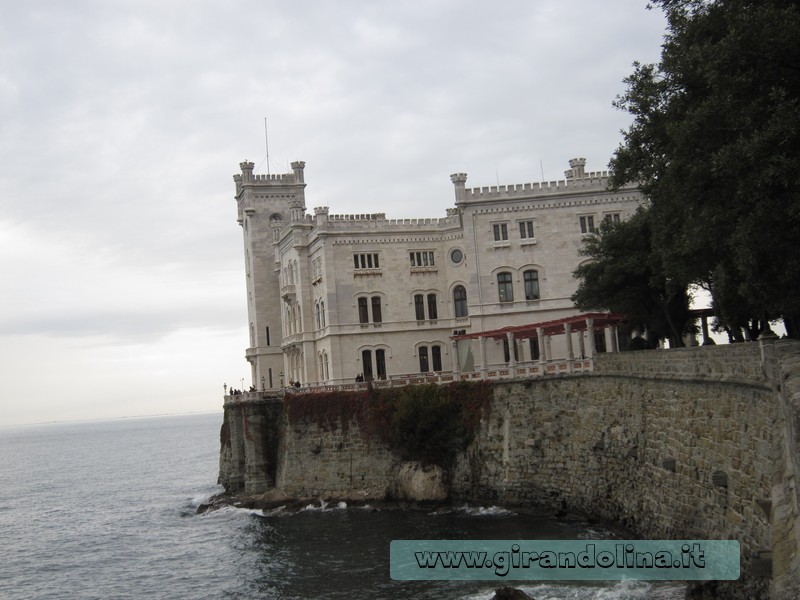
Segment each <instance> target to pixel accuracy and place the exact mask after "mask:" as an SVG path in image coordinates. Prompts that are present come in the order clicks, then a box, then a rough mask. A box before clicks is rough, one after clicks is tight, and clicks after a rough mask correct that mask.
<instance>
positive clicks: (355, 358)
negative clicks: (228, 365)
mask: <svg viewBox="0 0 800 600" xmlns="http://www.w3.org/2000/svg"><path fill="white" fill-rule="evenodd" d="M569 165H570V169H569V170H568V171H566V173H565V175H566V179H565V180H562V181H551V182H542V183H526V184H524V185H507V186H492V187H483V188H474V189H467V188H466V187H465V183H466V180H467V176H466V174H464V173H455V174H453V175H451V176H450V179H451V180H452V182H453V185H454V186H455V207H454V208H449V209H447V216H445V217H443V218H433V219H387V218H386V216H385V214H384V213H374V214H351V215H335V214H330V212H329V208H328V207H318V208H315V209H314V214H313V215H309V214H306V200H305V187H306V184H305V180H304V168H305V163H303V162H294V163H292V172H291V173H286V174H280V175H256V174H254V173H253V163H252V162H243V163H241V164H240V165H239V166H240V168H241V174H237V175H234V181H235V183H236V203H237V208H238V222H239V224H240V225H241V226H242V229H243V233H244V255H245V272H246V279H247V313H248V317H249V322H250V347H249V348H248V349H247V352H246V358H247V360H248V362H249V363H250V365H251V369H252V382H253V386H254V387H256V388H257V389H259V390H261V389H274V388H279V387H284V386H286V385H290V384H294V383H295V382H299V384H300V385H302V386H304V387H309V386H330V385H341V384H344V383H352V382H354V381H355V380H359V381H360V380H362V379H363V380H375V381H376V382H378V381H387V382H391V381H395V380H403V381H408V380H409V378H417V379H418V378H420V377H425V376H427V377H436V376H437V374H438V376H441V375H443V374H444V375H448V377H447V379H448V380H449V379H451V377H450V375H452V374H456V375H462V377H461V378H469V375H466V376H464V375H463V374H470V373H480V372H483V373H484V374H485V373H486V371H487V369H490V368H502V367H504V366H506V367H507V366H508V365H509V364H512V365H514V366H515V367H516V366H523V365H525V364H532V363H533V362H539V361H542V360H543V355H546V356H547V357H552V356H556V355H559V353H560V354H561V355H562V356H563V355H565V354H564V352H565V349H566V348H568V352H569V354H570V357H571V355H572V352H573V350H572V348H573V339H572V336H574V335H577V336H578V338H579V339H578V340H577V341H578V347H580V349H581V352H580V353H581V354H583V353H584V347H585V346H584V336H592V337H593V339H591V340H590V341H589V344H588V347H589V348H592V349H593V348H594V347H595V346H596V345H599V346H600V348H599V349H602V346H603V345H604V344H606V343H607V344H609V345H610V346H614V343H615V340H614V339H613V332H612V331H611V330H610V328H609V329H608V330H607V331H606V332H605V336H606V337H605V338H604V337H603V335H604V334H603V332H602V330H601V331H600V333H599V337H597V334H596V333H594V332H593V331H592V329H591V326H590V327H589V329H588V331H587V332H585V333H581V332H580V331H578V332H576V333H570V330H569V329H567V333H568V336H567V337H568V338H569V339H568V340H567V341H566V342H565V341H564V340H563V339H561V340H554V341H553V344H552V346H553V347H551V344H550V337H549V336H542V335H541V332H542V330H541V329H540V330H539V331H540V335H539V336H538V337H530V338H528V339H518V340H515V339H514V338H513V336H511V335H509V336H508V338H505V337H504V336H496V335H495V336H487V337H480V348H479V349H476V348H473V347H472V345H471V344H470V341H469V339H467V338H469V337H472V338H477V337H479V336H478V334H480V333H481V332H490V331H495V332H496V330H498V329H501V328H508V327H509V326H523V325H529V324H532V323H543V322H550V321H554V320H558V319H564V318H566V317H571V316H575V315H577V314H578V311H577V310H576V309H575V308H574V306H573V305H572V302H571V300H570V297H571V296H572V294H573V293H574V292H575V289H576V288H577V281H576V280H575V278H574V277H573V276H572V272H573V271H574V269H575V268H576V267H577V266H578V265H579V264H580V263H581V261H582V260H583V258H582V257H581V256H580V255H579V254H578V250H579V248H580V247H581V240H582V238H583V237H584V236H585V235H586V234H588V233H591V232H592V231H594V230H595V228H597V227H599V225H600V222H601V221H602V220H603V219H611V220H612V221H617V220H624V219H625V218H627V217H628V216H630V215H631V214H632V213H633V212H634V211H635V210H636V208H637V207H638V206H639V204H640V203H641V202H642V196H641V194H640V192H639V191H638V189H636V188H635V187H626V188H622V189H619V190H610V189H609V188H608V173H607V172H605V171H602V172H592V173H587V172H585V171H584V168H585V165H586V160H585V159H582V158H576V159H573V160H570V161H569ZM459 334H461V335H460V336H459ZM464 334H466V337H464ZM454 336H455V337H454ZM543 337H545V338H546V339H545V342H546V347H542V348H540V347H539V346H540V343H539V341H538V340H539V339H540V338H543ZM458 339H461V340H462V341H457V340H458ZM512 347H513V351H512Z"/></svg>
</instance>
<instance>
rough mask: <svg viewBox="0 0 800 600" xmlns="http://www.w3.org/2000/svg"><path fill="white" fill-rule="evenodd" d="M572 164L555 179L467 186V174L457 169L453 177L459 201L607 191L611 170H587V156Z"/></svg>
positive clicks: (451, 177) (451, 176) (468, 201)
mask: <svg viewBox="0 0 800 600" xmlns="http://www.w3.org/2000/svg"><path fill="white" fill-rule="evenodd" d="M569 165H570V168H569V170H567V171H565V172H564V175H565V179H561V180H555V181H537V182H532V183H520V184H511V185H493V186H485V187H477V188H466V187H465V182H466V180H467V176H466V174H464V173H453V174H452V175H450V180H451V181H452V182H453V185H454V187H455V192H456V205H461V204H465V203H470V202H487V201H492V200H502V201H505V200H521V199H535V198H536V197H537V196H541V197H547V196H552V195H558V194H568V193H575V192H583V191H605V190H607V189H608V188H609V181H608V180H609V172H608V171H589V172H586V171H585V166H586V159H585V158H573V159H572V160H570V161H569Z"/></svg>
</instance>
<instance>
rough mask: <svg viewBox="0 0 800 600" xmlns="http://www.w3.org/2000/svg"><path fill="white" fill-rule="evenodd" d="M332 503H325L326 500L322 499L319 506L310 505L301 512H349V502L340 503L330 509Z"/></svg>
mask: <svg viewBox="0 0 800 600" xmlns="http://www.w3.org/2000/svg"><path fill="white" fill-rule="evenodd" d="M331 504H332V503H331V502H325V500H322V499H320V501H319V506H317V505H315V504H309V505H307V506H306V507H305V508H301V509H300V511H299V512H305V511H318V512H330V511H333V510H347V502H338V503H337V504H336V506H333V507H330V505H331Z"/></svg>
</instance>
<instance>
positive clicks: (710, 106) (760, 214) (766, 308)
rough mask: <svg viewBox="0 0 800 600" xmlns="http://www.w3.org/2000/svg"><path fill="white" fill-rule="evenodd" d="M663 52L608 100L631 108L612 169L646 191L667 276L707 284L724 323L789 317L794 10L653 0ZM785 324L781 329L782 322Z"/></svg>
mask: <svg viewBox="0 0 800 600" xmlns="http://www.w3.org/2000/svg"><path fill="white" fill-rule="evenodd" d="M653 4H655V5H656V6H659V7H660V8H661V9H662V10H664V12H665V14H666V16H667V19H668V32H667V35H666V37H665V43H664V45H663V51H662V56H661V61H660V63H659V64H658V65H641V64H636V65H635V70H634V73H633V74H632V75H631V76H630V77H628V78H627V79H626V83H627V86H628V87H627V91H626V92H625V93H624V94H623V95H622V96H621V97H620V98H618V99H617V102H616V105H617V106H618V107H619V108H621V109H623V110H626V111H628V112H630V113H631V114H632V115H633V117H634V122H633V124H632V125H631V127H630V128H629V130H628V131H626V132H624V134H623V135H624V141H623V144H622V145H621V146H620V148H619V149H618V150H617V152H616V153H615V155H614V157H613V159H612V162H611V168H612V170H613V180H614V183H615V184H616V185H621V184H624V183H628V182H638V183H640V184H641V186H642V190H643V191H644V193H645V194H646V195H647V196H648V198H649V200H650V208H649V212H651V214H652V218H651V222H652V226H653V229H652V235H653V238H652V247H653V249H654V252H655V253H657V254H658V255H659V257H660V259H661V265H662V267H663V269H664V272H665V275H666V276H667V278H668V279H670V280H674V281H687V282H693V283H696V284H699V285H701V286H702V287H705V288H706V289H708V290H709V291H710V292H711V294H712V298H713V302H714V308H715V310H716V311H717V313H718V314H719V317H720V321H721V326H722V327H723V328H726V329H728V330H729V331H731V330H737V331H739V332H741V330H742V328H743V327H750V328H751V327H752V326H753V324H754V323H758V324H760V325H761V326H762V327H763V326H764V324H765V323H766V321H767V320H768V319H774V318H779V317H783V318H784V319H787V320H790V321H797V316H798V315H800V252H798V251H797V248H796V246H797V240H798V239H800V179H798V173H800V44H798V43H797V34H798V31H800V8H799V7H798V4H797V3H796V2H787V1H779V0H656V1H654V2H653ZM795 329H796V328H794V327H791V328H790V331H793V330H795Z"/></svg>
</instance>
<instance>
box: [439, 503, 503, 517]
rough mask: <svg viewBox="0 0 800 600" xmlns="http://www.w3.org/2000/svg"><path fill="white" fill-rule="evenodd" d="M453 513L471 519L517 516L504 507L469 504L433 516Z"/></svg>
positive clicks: (446, 509)
mask: <svg viewBox="0 0 800 600" xmlns="http://www.w3.org/2000/svg"><path fill="white" fill-rule="evenodd" d="M452 513H458V514H464V515H468V516H470V517H508V516H514V515H516V514H517V513H515V512H514V511H511V510H508V509H507V508H503V507H502V506H470V505H469V504H465V505H463V506H460V507H457V508H445V509H440V510H437V511H434V512H433V513H431V514H433V515H446V514H452Z"/></svg>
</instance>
